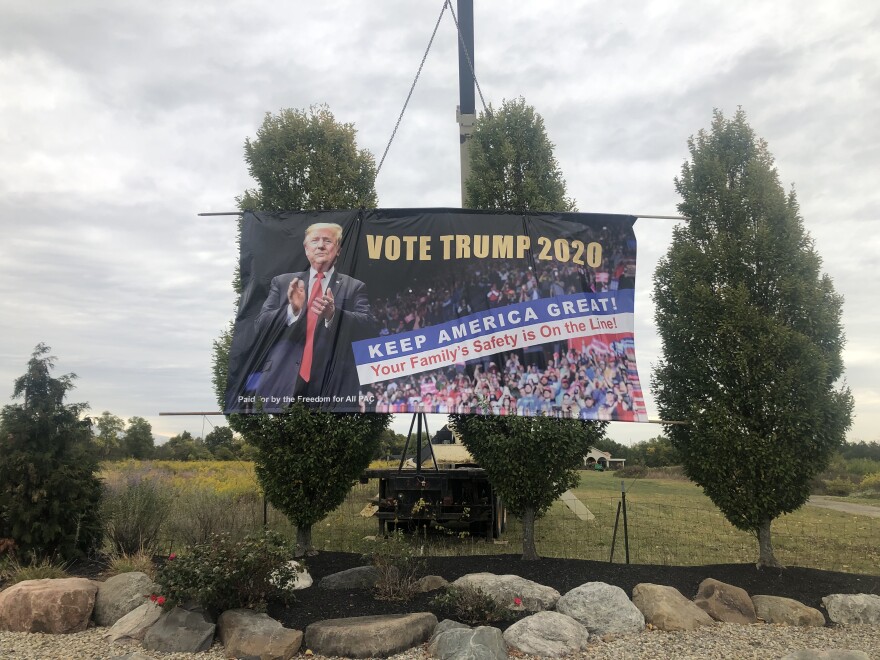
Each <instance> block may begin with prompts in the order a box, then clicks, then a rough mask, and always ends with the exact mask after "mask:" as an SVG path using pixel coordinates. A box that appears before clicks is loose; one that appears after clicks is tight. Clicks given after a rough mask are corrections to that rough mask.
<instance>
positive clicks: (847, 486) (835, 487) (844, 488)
mask: <svg viewBox="0 0 880 660" xmlns="http://www.w3.org/2000/svg"><path fill="white" fill-rule="evenodd" d="M824 485H825V494H826V495H837V496H840V497H846V496H847V495H849V494H850V493H852V492H853V489H854V488H855V484H853V482H852V481H850V480H849V479H847V478H846V477H839V478H837V479H828V480H827V481H825V484H824Z"/></svg>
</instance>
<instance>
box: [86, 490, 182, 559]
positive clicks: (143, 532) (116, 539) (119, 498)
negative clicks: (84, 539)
mask: <svg viewBox="0 0 880 660" xmlns="http://www.w3.org/2000/svg"><path fill="white" fill-rule="evenodd" d="M170 508H171V496H170V495H167V494H166V492H165V491H164V489H162V488H161V486H158V485H156V484H155V483H154V482H152V481H147V480H144V479H141V480H135V481H130V482H123V483H121V484H118V485H113V486H107V487H106V488H105V490H104V496H103V498H102V501H101V510H102V512H103V516H104V521H105V533H106V535H107V539H108V541H109V543H110V546H111V552H115V553H117V554H118V555H120V556H131V555H136V554H137V553H139V552H147V553H151V552H153V551H155V549H156V547H157V546H158V543H159V533H160V531H161V529H162V525H163V524H164V522H165V520H166V519H167V518H168V513H169V511H170Z"/></svg>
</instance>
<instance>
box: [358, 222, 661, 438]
mask: <svg viewBox="0 0 880 660" xmlns="http://www.w3.org/2000/svg"><path fill="white" fill-rule="evenodd" d="M596 240H598V241H600V242H601V244H602V245H603V249H604V253H603V258H602V260H601V264H600V265H599V266H598V267H596V268H590V267H588V266H579V265H575V264H573V263H560V262H558V261H535V262H533V265H531V266H526V265H524V263H523V262H522V261H513V260H510V261H507V260H492V261H487V260H481V261H470V262H463V265H462V266H460V267H456V268H455V269H450V271H449V272H448V273H445V274H444V275H442V276H440V277H437V276H436V275H435V276H433V277H432V279H431V282H430V286H425V285H424V284H423V283H421V282H418V281H413V282H409V283H408V284H409V285H408V286H407V287H406V288H405V289H403V290H400V291H399V292H398V293H396V294H395V296H393V297H389V298H380V299H374V300H373V301H372V302H373V310H374V313H375V314H376V316H377V318H378V319H379V322H380V326H381V332H380V334H381V335H383V336H389V335H395V334H398V333H401V332H408V331H412V330H418V329H420V328H426V327H429V326H432V325H436V324H438V323H444V322H446V321H451V320H454V319H457V318H462V317H464V316H467V315H469V314H473V313H477V312H481V311H486V310H491V309H494V308H499V307H504V306H506V305H511V304H515V303H520V302H526V301H533V300H538V299H542V298H553V297H555V296H561V295H567V294H574V293H579V292H587V293H589V292H593V293H601V292H607V291H616V290H619V289H631V288H633V287H634V284H635V244H634V242H633V241H632V240H631V239H628V238H627V236H626V232H625V231H620V232H619V233H617V234H615V235H612V234H611V232H610V230H607V229H606V230H604V231H603V232H602V233H601V235H599V236H597V237H596ZM363 393H364V394H368V393H369V394H372V395H373V396H372V397H369V398H371V399H372V400H373V402H372V404H370V406H369V407H370V409H372V410H376V411H377V412H396V413H406V412H426V413H489V412H491V413H494V414H498V415H535V414H540V415H550V416H558V417H568V418H580V419H600V420H620V421H633V420H636V419H638V414H639V413H640V412H641V413H643V412H644V406H643V403H642V398H641V392H640V386H639V383H638V375H637V373H636V370H635V359H634V354H633V350H632V344H631V342H630V343H626V342H621V341H615V342H611V343H610V344H609V343H605V342H602V341H599V340H596V339H594V340H593V341H592V343H589V344H587V343H584V342H579V341H572V342H564V341H560V342H551V343H548V344H544V345H541V346H535V347H532V348H525V349H518V350H515V351H510V352H507V353H501V354H497V355H493V356H491V357H483V358H479V359H477V360H471V361H469V362H467V363H460V364H457V365H454V366H449V367H445V368H442V369H435V370H432V371H429V372H424V373H421V374H416V375H412V376H405V377H399V378H396V379H391V380H386V381H382V382H379V383H374V384H372V385H369V386H367V387H365V388H363Z"/></svg>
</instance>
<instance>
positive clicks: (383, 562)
mask: <svg viewBox="0 0 880 660" xmlns="http://www.w3.org/2000/svg"><path fill="white" fill-rule="evenodd" d="M378 543H379V545H378V547H377V548H376V550H375V552H373V557H372V559H373V566H375V567H376V570H378V571H379V579H378V580H377V582H376V598H378V599H379V600H402V601H408V600H410V599H411V598H412V597H413V596H414V595H415V593H416V589H417V582H418V579H419V575H420V574H421V573H422V572H423V571H424V566H425V562H424V559H421V558H419V557H417V556H416V554H415V550H414V548H413V545H412V543H410V541H409V540H408V539H407V538H406V537H405V536H404V533H403V531H402V530H399V529H396V530H394V532H392V533H391V534H390V535H389V536H388V537H387V538H385V539H382V540H380V541H379V542H378Z"/></svg>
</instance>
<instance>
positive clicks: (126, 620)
mask: <svg viewBox="0 0 880 660" xmlns="http://www.w3.org/2000/svg"><path fill="white" fill-rule="evenodd" d="M162 614H163V610H162V608H161V607H159V606H158V605H156V604H155V603H151V602H149V601H147V602H146V603H144V604H143V605H141V606H140V607H137V608H135V609H133V610H132V611H131V612H129V613H128V614H126V615H125V616H124V617H122V618H121V619H119V621H117V622H116V623H114V624H113V625H112V626H111V627H110V629H109V630H108V631H107V632H106V633H104V639H106V640H107V641H108V642H110V643H112V644H129V643H132V642H137V643H140V642H142V641H143V639H144V635H146V634H147V631H148V630H149V629H150V628H152V627H153V624H154V623H156V622H157V621H158V620H159V619H160V618H161V616H162Z"/></svg>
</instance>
